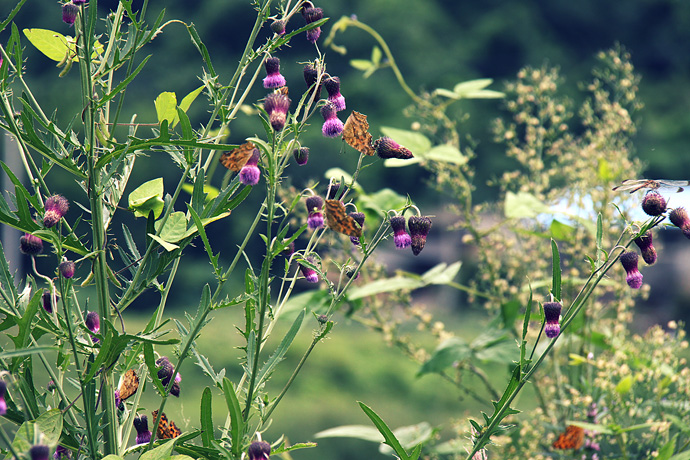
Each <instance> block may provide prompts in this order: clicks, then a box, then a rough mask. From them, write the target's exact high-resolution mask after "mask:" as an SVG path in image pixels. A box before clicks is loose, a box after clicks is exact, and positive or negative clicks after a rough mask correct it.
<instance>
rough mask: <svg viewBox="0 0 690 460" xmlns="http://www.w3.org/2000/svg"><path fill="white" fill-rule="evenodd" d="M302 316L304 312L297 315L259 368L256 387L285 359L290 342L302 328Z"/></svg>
mask: <svg viewBox="0 0 690 460" xmlns="http://www.w3.org/2000/svg"><path fill="white" fill-rule="evenodd" d="M304 314H305V310H302V311H301V312H300V314H299V315H297V318H295V321H294V322H293V323H292V326H291V327H290V330H289V331H288V332H287V333H286V334H285V336H284V337H283V340H281V341H280V344H279V345H278V348H276V350H275V351H274V352H273V354H272V355H271V357H270V358H269V359H268V361H266V363H264V365H263V366H262V367H261V370H260V371H259V374H258V376H257V379H256V381H257V383H256V386H257V387H260V386H261V385H262V383H263V382H264V380H266V379H268V377H269V376H270V375H271V374H272V373H273V371H274V370H275V368H276V366H277V365H278V363H280V362H281V361H282V360H283V358H285V354H286V353H287V352H288V350H289V349H290V345H292V341H293V340H295V337H296V336H297V333H298V332H299V329H300V327H302V322H303V321H304Z"/></svg>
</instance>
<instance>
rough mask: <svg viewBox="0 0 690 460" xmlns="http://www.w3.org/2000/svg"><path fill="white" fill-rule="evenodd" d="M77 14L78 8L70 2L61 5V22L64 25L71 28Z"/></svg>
mask: <svg viewBox="0 0 690 460" xmlns="http://www.w3.org/2000/svg"><path fill="white" fill-rule="evenodd" d="M77 13H79V7H78V6H77V5H75V4H74V3H72V2H70V3H65V4H64V5H62V20H63V22H64V23H65V24H67V25H69V26H73V25H74V21H76V20H77Z"/></svg>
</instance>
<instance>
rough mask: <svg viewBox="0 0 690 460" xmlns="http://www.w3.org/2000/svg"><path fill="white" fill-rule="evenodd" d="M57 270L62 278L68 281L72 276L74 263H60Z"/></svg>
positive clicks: (65, 261)
mask: <svg viewBox="0 0 690 460" xmlns="http://www.w3.org/2000/svg"><path fill="white" fill-rule="evenodd" d="M58 270H59V271H60V274H61V275H62V276H63V277H64V278H67V279H70V278H72V277H73V276H74V262H72V261H71V260H64V261H62V262H60V265H59V266H58Z"/></svg>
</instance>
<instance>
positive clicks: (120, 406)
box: [115, 390, 125, 411]
mask: <svg viewBox="0 0 690 460" xmlns="http://www.w3.org/2000/svg"><path fill="white" fill-rule="evenodd" d="M115 407H117V408H118V409H119V410H121V411H124V410H125V404H124V402H122V398H120V390H115Z"/></svg>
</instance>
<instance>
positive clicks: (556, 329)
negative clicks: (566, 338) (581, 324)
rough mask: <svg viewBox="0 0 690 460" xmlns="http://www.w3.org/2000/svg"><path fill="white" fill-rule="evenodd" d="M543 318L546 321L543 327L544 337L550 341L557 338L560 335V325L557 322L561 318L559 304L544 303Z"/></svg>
mask: <svg viewBox="0 0 690 460" xmlns="http://www.w3.org/2000/svg"><path fill="white" fill-rule="evenodd" d="M544 318H545V319H546V325H545V326H544V333H545V334H546V336H547V337H548V338H550V339H553V338H554V337H558V334H560V333H561V325H560V324H559V322H558V321H559V320H560V318H561V303H560V302H544Z"/></svg>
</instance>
